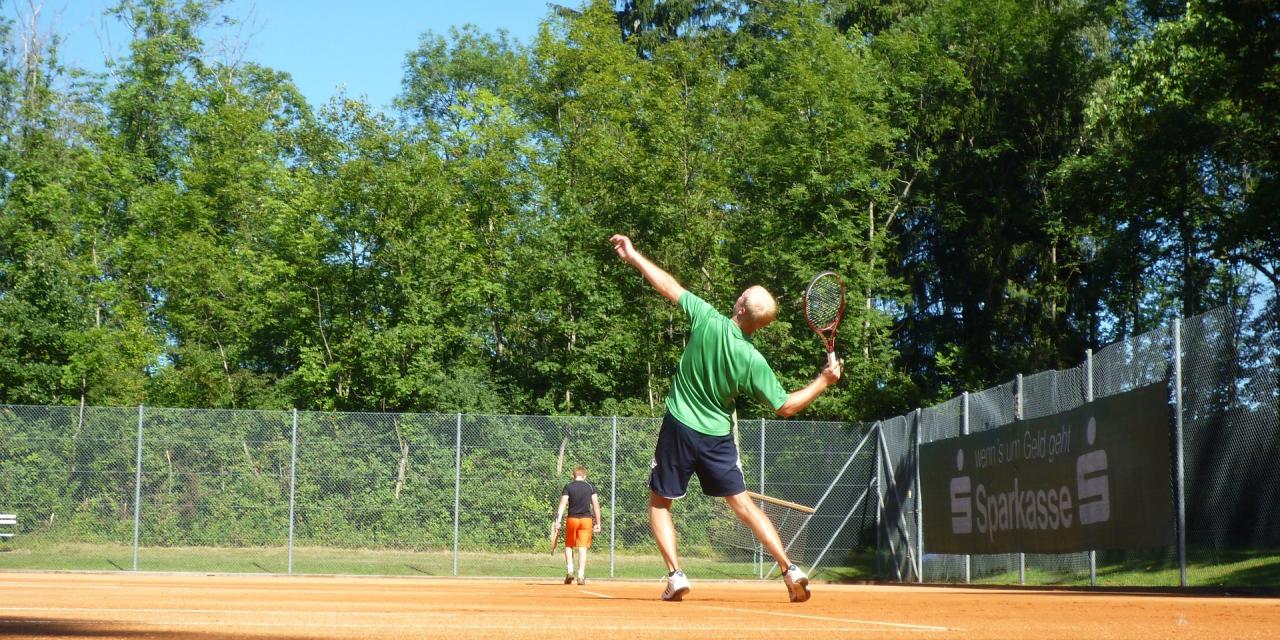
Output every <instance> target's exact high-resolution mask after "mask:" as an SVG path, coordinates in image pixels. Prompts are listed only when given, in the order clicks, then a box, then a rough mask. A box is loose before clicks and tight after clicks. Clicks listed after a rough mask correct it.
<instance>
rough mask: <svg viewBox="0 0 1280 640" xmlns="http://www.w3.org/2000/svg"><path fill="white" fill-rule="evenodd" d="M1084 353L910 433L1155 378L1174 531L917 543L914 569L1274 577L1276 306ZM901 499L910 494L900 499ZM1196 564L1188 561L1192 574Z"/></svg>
mask: <svg viewBox="0 0 1280 640" xmlns="http://www.w3.org/2000/svg"><path fill="white" fill-rule="evenodd" d="M1085 356H1086V357H1085V361H1084V362H1083V363H1082V364H1081V365H1080V366H1078V367H1076V368H1073V369H1068V370H1065V371H1046V372H1041V373H1038V374H1035V375H1031V376H1026V377H1019V378H1018V379H1016V380H1014V381H1011V382H1009V383H1006V384H1002V385H999V386H996V387H993V388H991V389H987V390H985V391H982V392H979V393H973V394H968V393H966V394H964V395H962V396H959V397H957V398H953V399H951V400H949V401H947V402H944V403H942V404H940V405H937V406H934V407H930V408H928V409H924V410H923V411H920V412H918V414H915V415H918V416H919V417H918V422H916V429H918V431H919V437H920V441H921V442H932V441H935V440H941V439H946V438H953V437H957V436H960V435H963V434H967V433H975V432H979V431H983V430H987V429H994V428H996V427H1000V426H1003V425H1006V424H1009V423H1011V422H1013V421H1015V420H1019V419H1033V418H1040V417H1044V416H1051V415H1055V414H1058V413H1062V412H1065V411H1069V410H1071V409H1074V408H1076V407H1079V406H1081V405H1083V404H1084V403H1086V402H1089V401H1091V400H1093V399H1096V398H1104V397H1107V396H1112V395H1117V394H1121V393H1125V392H1127V391H1132V390H1134V389H1138V388H1140V387H1143V386H1146V385H1150V384H1154V383H1158V382H1162V381H1168V382H1169V383H1170V388H1171V389H1172V391H1171V397H1170V398H1169V406H1170V415H1171V416H1173V417H1172V418H1171V423H1170V447H1171V451H1173V453H1174V455H1173V456H1172V458H1173V459H1174V460H1175V463H1174V467H1175V468H1174V469H1171V473H1170V477H1171V479H1172V480H1171V481H1172V484H1173V486H1172V487H1170V492H1169V493H1170V495H1171V496H1173V497H1174V498H1173V499H1175V500H1176V501H1179V502H1180V504H1181V506H1180V507H1179V508H1177V509H1175V510H1174V511H1175V514H1177V513H1180V514H1182V515H1181V516H1177V515H1175V518H1174V521H1171V522H1169V523H1167V526H1168V527H1169V528H1170V530H1174V531H1177V534H1178V539H1179V540H1180V543H1179V544H1178V545H1174V546H1171V547H1167V548H1155V549H1147V550H1124V551H1116V550H1111V551H1096V552H1081V553H1070V554H1025V555H1023V554H992V555H982V556H972V557H970V556H957V555H944V554H925V555H924V558H923V580H925V581H929V582H970V581H987V582H1000V583H1010V582H1025V583H1039V584H1044V583H1051V584H1058V583H1086V582H1087V583H1090V584H1098V583H1109V584H1141V585H1178V584H1183V585H1185V584H1188V583H1194V584H1218V585H1236V584H1242V585H1254V584H1257V583H1258V582H1263V583H1271V584H1280V574H1276V572H1275V568H1274V567H1275V557H1276V556H1277V555H1280V467H1277V465H1276V464H1275V461H1276V460H1277V459H1280V423H1278V422H1277V409H1276V407H1277V401H1278V399H1280V390H1278V389H1280V387H1278V386H1277V372H1278V371H1280V314H1278V313H1277V310H1276V309H1275V305H1274V304H1273V305H1272V306H1271V307H1267V308H1258V307H1247V308H1236V307H1223V308H1220V309H1216V310H1214V311H1211V312H1208V313H1205V314H1202V315H1200V316H1196V317H1194V318H1191V319H1189V320H1186V321H1181V320H1179V321H1175V322H1173V323H1171V324H1170V326H1168V327H1164V328H1160V329H1156V330H1153V331H1149V332H1147V333H1144V334H1141V335H1139V336H1135V337H1133V338H1130V339H1127V340H1124V341H1121V342H1118V343H1116V344H1113V345H1110V346H1107V347H1105V348H1103V349H1101V350H1099V351H1098V353H1096V354H1093V353H1087V354H1085ZM910 417H911V416H910V415H908V416H904V417H903V418H900V419H909V418H910ZM890 433H891V432H890V431H886V436H888V435H889V434H890ZM1179 454H1181V455H1179ZM1179 461H1180V462H1179ZM890 463H891V464H892V465H894V468H895V470H897V472H898V473H900V474H902V473H906V472H910V471H913V467H914V461H912V460H911V459H909V458H908V457H905V456H903V457H897V456H894V457H891V459H890ZM902 507H903V509H904V510H914V509H919V507H920V505H919V503H918V502H914V503H912V502H911V501H909V500H908V501H904V502H903V504H902ZM923 535H924V536H927V535H928V532H923ZM913 544H914V545H916V547H917V548H920V547H923V545H922V544H921V541H920V540H918V539H917V540H915V541H907V540H899V541H898V546H899V547H901V546H904V545H905V546H911V545H913ZM882 552H888V551H887V550H882ZM896 553H898V557H899V560H900V561H901V560H903V559H905V556H904V555H903V554H901V552H896ZM1237 566H1238V567H1239V568H1238V569H1233V570H1229V569H1227V568H1228V567H1237ZM1188 567H1190V570H1191V572H1192V574H1193V575H1192V576H1191V578H1190V579H1188V576H1187V571H1188ZM1268 567H1269V568H1268ZM1197 571H1199V572H1200V573H1201V574H1202V575H1201V576H1199V577H1197V576H1196V575H1194V574H1195V573H1196V572H1197ZM1135 576H1141V577H1135Z"/></svg>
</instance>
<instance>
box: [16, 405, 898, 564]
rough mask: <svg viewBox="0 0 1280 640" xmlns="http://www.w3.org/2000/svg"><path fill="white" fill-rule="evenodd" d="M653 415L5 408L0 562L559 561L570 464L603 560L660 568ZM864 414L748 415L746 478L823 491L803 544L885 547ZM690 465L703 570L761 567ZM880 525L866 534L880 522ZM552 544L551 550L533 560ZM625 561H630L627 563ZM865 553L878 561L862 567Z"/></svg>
mask: <svg viewBox="0 0 1280 640" xmlns="http://www.w3.org/2000/svg"><path fill="white" fill-rule="evenodd" d="M658 426H659V421H658V420H656V419H648V418H610V417H575V416H477V415H459V414H450V415H423V414H385V413H310V412H292V411H275V412H273V411H212V410H192V409H160V408H152V407H141V408H139V407H135V408H97V407H88V408H85V409H83V410H81V409H79V408H76V407H28V406H4V407H0V487H2V488H3V490H2V492H0V512H4V513H9V512H14V513H17V514H19V515H20V522H19V527H18V532H17V533H18V535H17V536H15V537H14V538H13V539H12V540H11V541H9V542H8V543H7V544H6V547H7V548H0V551H6V552H8V553H5V554H3V555H0V567H10V568H12V567H23V568H85V569H111V568H116V569H144V570H186V571H249V572H265V573H295V572H296V573H377V574H388V573H392V574H395V573H409V574H421V575H522V576H539V575H548V576H552V575H557V574H558V573H559V572H560V571H561V569H562V563H560V562H559V561H557V560H554V559H550V560H549V559H548V558H547V556H546V549H547V547H548V544H549V537H548V533H549V525H550V522H551V519H552V515H553V513H554V510H555V506H556V504H557V502H558V500H559V497H560V494H561V489H562V487H563V486H564V484H565V483H566V482H567V481H568V480H569V479H570V475H571V472H572V469H573V467H574V466H575V465H579V464H580V465H583V466H585V467H586V468H587V470H588V480H589V481H590V482H592V483H593V484H594V485H595V487H596V490H597V494H598V496H599V500H600V505H601V507H602V520H603V523H604V528H603V531H602V533H601V534H599V536H598V537H597V541H596V542H595V544H594V545H593V546H594V549H595V553H594V554H592V555H593V560H594V562H593V566H594V567H595V569H594V572H595V574H596V575H612V574H615V573H616V574H618V575H633V576H634V575H637V574H639V575H661V573H662V563H661V560H660V559H659V556H658V554H657V551H656V548H655V546H654V544H653V541H652V537H651V535H650V532H649V518H648V509H647V503H648V494H649V490H648V487H647V479H648V473H649V469H650V461H651V460H652V455H653V446H654V440H655V438H656V434H657V430H658ZM867 433H868V429H867V428H866V427H862V426H858V427H853V428H850V427H849V426H847V425H843V424H839V423H814V422H799V421H785V422H784V421H766V420H752V421H744V422H743V423H742V425H741V427H740V435H739V437H740V441H741V446H740V451H741V455H742V460H743V467H744V470H745V472H746V475H747V479H748V483H749V484H750V486H751V489H752V490H753V491H758V492H759V493H762V494H766V495H768V496H771V497H774V498H778V499H782V500H787V501H791V502H797V503H800V504H802V505H806V506H817V507H818V509H817V510H816V512H814V513H813V515H812V517H808V518H806V522H805V523H804V527H803V538H802V539H801V540H800V541H799V543H798V544H795V545H794V546H793V548H792V549H791V550H790V551H791V555H792V556H793V557H794V558H795V559H796V561H800V562H809V563H811V562H813V561H814V560H816V559H817V558H818V557H819V554H824V561H825V564H826V565H827V566H832V567H839V566H840V565H842V564H848V563H854V564H857V563H858V562H859V561H858V560H857V559H856V557H855V556H857V555H858V554H866V556H867V557H869V558H870V557H874V550H875V544H874V535H875V531H874V529H875V527H874V522H875V513H876V511H875V503H874V501H867V500H865V499H864V500H863V501H862V503H861V505H860V508H859V509H854V505H853V504H852V502H851V500H853V499H854V497H856V495H857V494H858V492H863V493H866V492H867V491H869V490H870V488H871V486H872V484H873V483H872V482H870V479H869V478H870V475H869V474H870V473H871V469H872V467H873V466H874V461H875V458H874V456H875V451H874V450H873V449H872V448H870V447H867V446H863V447H862V449H861V450H860V451H859V452H858V454H857V456H856V458H857V459H856V460H855V459H854V458H855V456H854V455H853V454H854V452H855V449H856V448H857V446H858V444H859V442H860V439H864V436H866V435H867ZM720 505H723V501H720V500H715V499H711V498H708V497H706V496H703V495H702V493H701V491H700V489H699V487H698V485H697V481H696V478H695V479H694V481H693V484H692V486H691V487H690V491H689V494H688V495H687V497H685V498H683V499H681V500H679V501H678V503H677V505H676V507H675V508H674V512H675V515H676V523H677V530H678V533H679V537H680V551H681V554H682V556H683V557H685V558H687V559H691V560H693V561H695V562H697V566H698V568H699V570H700V572H701V575H705V576H707V577H714V576H720V577H751V576H764V575H766V574H767V573H768V569H769V567H768V566H767V563H770V562H771V561H772V559H771V558H764V557H762V554H761V553H760V550H759V549H758V548H747V549H740V548H734V547H733V546H732V545H726V544H724V538H726V535H725V534H727V533H728V532H729V531H730V530H731V529H733V528H735V527H741V524H740V523H738V522H737V520H736V518H734V517H733V516H732V515H731V514H729V513H727V512H726V511H725V510H724V509H723V508H721V506H720ZM868 536H870V537H868ZM539 550H541V554H540V555H539ZM619 560H621V561H622V564H625V565H627V566H625V567H621V568H619V567H617V566H616V564H617V563H618V561H619ZM862 564H866V563H865V562H864V563H862Z"/></svg>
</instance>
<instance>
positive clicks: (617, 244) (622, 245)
mask: <svg viewBox="0 0 1280 640" xmlns="http://www.w3.org/2000/svg"><path fill="white" fill-rule="evenodd" d="M609 242H612V243H613V250H614V251H615V252H617V254H618V257H619V258H622V260H623V262H626V263H627V264H634V262H635V256H636V248H635V246H634V245H632V244H631V238H628V237H626V236H624V235H622V234H621V233H615V234H614V235H613V236H612V237H610V238H609Z"/></svg>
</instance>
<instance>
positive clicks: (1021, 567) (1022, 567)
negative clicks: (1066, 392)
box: [1013, 373, 1027, 584]
mask: <svg viewBox="0 0 1280 640" xmlns="http://www.w3.org/2000/svg"><path fill="white" fill-rule="evenodd" d="M1015 382H1016V383H1017V391H1016V392H1015V394H1014V405H1013V410H1014V419H1016V420H1021V419H1022V374H1021V373H1019V374H1018V377H1017V379H1016V381H1015ZM1026 583H1027V554H1025V553H1023V552H1021V551H1019V552H1018V584H1026Z"/></svg>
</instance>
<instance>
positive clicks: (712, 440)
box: [649, 413, 747, 498]
mask: <svg viewBox="0 0 1280 640" xmlns="http://www.w3.org/2000/svg"><path fill="white" fill-rule="evenodd" d="M695 473H696V474H698V483H699V484H701V485H702V493H704V494H706V495H709V496H714V497H717V498H722V497H725V496H735V495H738V494H739V493H742V492H743V491H746V490H747V483H746V479H745V478H743V477H742V467H741V466H740V465H739V461H738V447H737V446H736V445H734V443H733V435H726V436H709V435H706V434H703V433H699V432H697V431H694V430H693V429H690V428H689V427H687V426H685V425H683V424H681V423H680V421H679V420H676V419H675V418H673V417H672V416H671V414H670V413H668V414H667V415H665V416H663V418H662V429H661V430H660V431H658V444H657V446H655V447H654V449H653V469H652V470H651V471H650V472H649V488H650V489H652V490H653V492H654V493H656V494H658V495H660V496H662V497H664V498H683V497H684V494H685V492H687V491H688V490H689V476H691V475H693V474H695Z"/></svg>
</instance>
